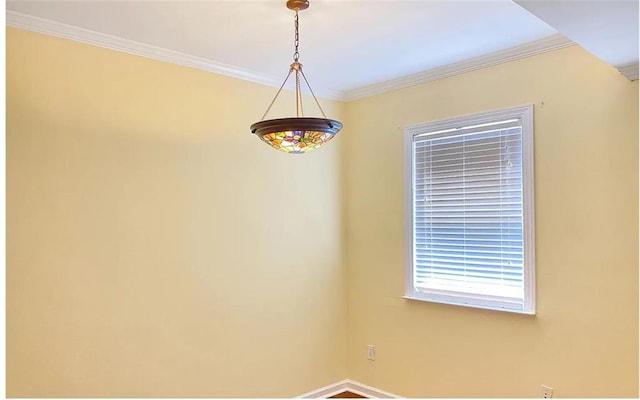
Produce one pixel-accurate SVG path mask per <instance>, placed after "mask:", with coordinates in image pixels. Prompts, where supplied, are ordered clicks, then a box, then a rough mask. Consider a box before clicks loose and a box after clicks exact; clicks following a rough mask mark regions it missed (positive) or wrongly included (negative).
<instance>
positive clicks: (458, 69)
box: [6, 10, 638, 101]
mask: <svg viewBox="0 0 640 400" xmlns="http://www.w3.org/2000/svg"><path fill="white" fill-rule="evenodd" d="M6 24H7V25H8V26H13V27H16V28H21V29H27V30H30V31H34V32H39V33H44V34H47V35H52V36H57V37H61V38H64V39H70V40H74V41H77V42H82V43H87V44H92V45H95V46H100V47H104V48H107V49H111V50H116V51H121V52H125V53H129V54H134V55H138V56H142V57H147V58H152V59H155V60H160V61H165V62H169V63H172V64H177V65H182V66H185V67H190V68H195V69H199V70H203V71H208V72H213V73H216V74H220V75H225V76H229V77H232V78H237V79H242V80H246V81H250V82H254V83H259V84H262V85H267V86H272V87H279V86H280V84H281V83H282V82H281V79H280V78H279V77H273V76H267V75H265V74H261V73H258V72H255V71H251V70H248V69H244V68H240V67H237V66H233V65H229V64H223V63H220V62H216V61H213V60H210V59H207V58H204V57H198V56H193V55H190V54H185V53H180V52H177V51H173V50H169V49H165V48H162V47H158V46H153V45H149V44H145V43H140V42H136V41H133V40H129V39H124V38H121V37H118V36H113V35H108V34H105V33H100V32H96V31H92V30H89V29H84V28H80V27H77V26H73V25H68V24H64V23H61V22H56V21H51V20H48V19H44V18H40V17H34V16H32V15H28V14H23V13H19V12H16V11H11V10H7V12H6ZM574 44H575V43H573V42H572V41H570V40H569V39H567V38H565V37H564V36H562V35H554V36H550V37H548V38H545V39H541V40H537V41H534V42H531V43H527V44H524V45H521V46H517V47H512V48H510V49H507V50H502V51H498V52H495V53H492V54H488V55H485V56H480V57H475V58H472V59H469V60H465V61H461V62H457V63H453V64H449V65H445V66H442V67H437V68H433V69H430V70H427V71H423V72H419V73H416V74H412V75H408V76H404V77H401V78H397V79H392V80H388V81H384V82H379V83H375V84H372V85H367V86H363V87H359V88H356V89H352V90H347V91H338V90H331V89H327V88H319V90H316V93H317V95H318V96H320V97H323V98H327V99H332V100H338V101H353V100H358V99H362V98H365V97H370V96H375V95H378V94H382V93H386V92H390V91H393V90H397V89H402V88H406V87H410V86H415V85H419V84H422V83H425V82H430V81H434V80H438V79H443V78H447V77H450V76H454V75H459V74H463V73H466V72H470V71H475V70H478V69H481V68H487V67H491V66H494V65H498V64H502V63H506V62H510V61H514V60H519V59H521V58H525V57H530V56H534V55H537V54H542V53H545V52H548V51H553V50H557V49H561V48H563V47H567V46H572V45H574ZM633 67H635V70H633ZM619 70H620V71H621V72H622V73H623V74H625V76H627V72H625V71H630V73H631V74H633V73H634V72H635V78H632V77H633V76H634V75H631V76H632V77H629V76H627V77H628V78H629V79H632V80H634V79H638V68H637V64H634V65H632V66H625V67H624V68H622V67H621V68H619Z"/></svg>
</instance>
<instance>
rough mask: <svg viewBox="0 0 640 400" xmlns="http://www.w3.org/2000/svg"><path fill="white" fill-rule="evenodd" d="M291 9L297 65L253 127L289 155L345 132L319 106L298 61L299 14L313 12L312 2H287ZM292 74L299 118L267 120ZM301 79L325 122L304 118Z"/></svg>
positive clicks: (273, 145) (290, 0) (307, 150)
mask: <svg viewBox="0 0 640 400" xmlns="http://www.w3.org/2000/svg"><path fill="white" fill-rule="evenodd" d="M287 8H289V9H290V10H293V11H295V17H294V24H295V40H294V43H295V49H294V52H293V63H292V64H291V65H290V67H289V73H288V74H287V76H286V78H285V79H284V82H282V85H280V88H279V89H278V91H277V92H276V95H275V96H274V98H273V100H271V103H270V104H269V107H267V111H265V113H264V115H263V116H262V118H261V120H260V121H259V122H256V123H254V124H253V125H251V133H253V134H255V135H257V136H258V137H259V138H260V139H261V140H262V141H263V142H265V143H267V144H268V145H270V146H271V147H273V148H275V149H278V150H281V151H284V152H286V153H293V154H299V153H308V152H310V151H312V150H315V149H317V148H318V147H320V146H322V145H323V144H325V143H327V142H328V141H329V140H331V139H333V137H334V136H335V135H336V134H337V133H338V132H339V131H340V129H342V123H341V122H338V121H336V120H333V119H329V118H327V116H326V114H325V113H324V110H323V109H322V107H321V106H320V102H318V99H317V98H316V95H315V94H314V93H313V89H311V85H309V81H308V80H307V77H306V76H305V75H304V72H302V64H300V62H299V61H298V60H299V59H300V53H299V52H298V46H299V44H300V37H299V22H298V12H299V11H302V10H306V9H307V8H309V1H308V0H289V1H287ZM291 74H294V75H295V79H296V87H295V102H296V116H295V117H290V118H278V119H269V120H265V119H264V118H265V117H266V116H267V114H268V113H269V111H270V110H271V107H272V106H273V104H274V103H275V101H276V99H277V98H278V95H280V92H281V91H282V88H283V87H284V85H285V84H286V83H287V81H288V80H289V77H290V76H291ZM301 77H302V80H304V83H305V84H306V85H307V87H308V88H309V91H310V92H311V95H312V96H313V99H314V100H315V103H316V105H317V106H318V108H319V109H320V112H321V113H322V116H323V118H317V117H305V116H304V108H303V104H302V92H301V90H300V83H301V79H300V78H301Z"/></svg>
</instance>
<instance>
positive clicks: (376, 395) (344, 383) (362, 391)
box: [296, 379, 401, 399]
mask: <svg viewBox="0 0 640 400" xmlns="http://www.w3.org/2000/svg"><path fill="white" fill-rule="evenodd" d="M346 391H349V392H351V393H355V394H359V395H360V396H365V397H367V398H371V399H398V398H401V396H398V395H395V394H393V393H389V392H385V391H384V390H380V389H377V388H374V387H372V386H368V385H365V384H364V383H360V382H356V381H353V380H351V379H344V380H341V381H339V382H336V383H332V384H331V385H327V386H324V387H321V388H319V389H316V390H314V391H311V392H308V393H305V394H301V395H300V396H297V397H296V398H300V399H320V398H325V399H326V398H327V397H331V396H333V395H336V394H339V393H342V392H346Z"/></svg>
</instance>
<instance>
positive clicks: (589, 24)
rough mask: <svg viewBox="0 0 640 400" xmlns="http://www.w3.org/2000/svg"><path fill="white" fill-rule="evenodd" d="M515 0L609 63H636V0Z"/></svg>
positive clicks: (623, 64) (616, 65)
mask: <svg viewBox="0 0 640 400" xmlns="http://www.w3.org/2000/svg"><path fill="white" fill-rule="evenodd" d="M515 2H516V3H517V4H519V5H520V6H522V7H524V8H525V9H526V10H528V11H529V12H531V13H532V14H534V15H536V16H537V17H538V18H540V19H542V20H544V21H546V22H547V23H548V24H549V25H551V26H553V27H554V28H556V29H558V30H559V31H561V32H562V33H563V34H564V35H565V36H567V37H568V38H569V39H571V40H573V41H574V42H576V43H577V44H579V45H580V46H582V47H584V48H585V49H586V50H587V51H590V52H591V53H593V54H595V55H596V56H598V57H600V58H601V59H602V60H603V61H605V62H607V63H608V64H610V65H613V66H615V67H617V68H619V67H622V66H625V65H630V64H634V63H636V64H637V63H638V0H606V1H603V0H583V1H539V0H515Z"/></svg>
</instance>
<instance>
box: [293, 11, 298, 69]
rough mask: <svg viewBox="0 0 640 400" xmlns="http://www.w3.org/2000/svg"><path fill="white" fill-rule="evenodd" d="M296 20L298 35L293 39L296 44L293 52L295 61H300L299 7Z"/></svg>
mask: <svg viewBox="0 0 640 400" xmlns="http://www.w3.org/2000/svg"><path fill="white" fill-rule="evenodd" d="M294 21H295V29H296V35H295V39H294V41H293V44H294V46H295V51H294V52H293V61H295V62H298V59H299V58H300V53H299V52H298V46H299V45H300V34H299V33H298V29H299V27H300V25H299V22H298V9H296V16H295V18H294Z"/></svg>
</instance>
